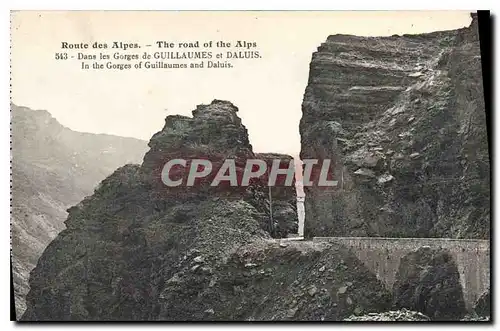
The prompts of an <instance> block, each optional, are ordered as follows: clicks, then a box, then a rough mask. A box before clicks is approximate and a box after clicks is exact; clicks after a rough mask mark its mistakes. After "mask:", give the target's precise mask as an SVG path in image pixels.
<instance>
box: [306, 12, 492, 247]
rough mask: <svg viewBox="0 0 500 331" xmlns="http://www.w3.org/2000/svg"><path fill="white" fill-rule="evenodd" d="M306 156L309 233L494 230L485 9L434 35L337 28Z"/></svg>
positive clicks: (319, 81)
mask: <svg viewBox="0 0 500 331" xmlns="http://www.w3.org/2000/svg"><path fill="white" fill-rule="evenodd" d="M302 111H303V116H302V119H301V122H300V133H301V145H302V150H301V158H302V159H320V160H322V159H331V160H332V162H333V165H332V167H331V168H332V173H333V174H334V176H335V177H336V179H337V180H338V181H339V184H338V186H337V187H335V188H324V187H305V192H306V200H305V208H306V221H305V235H306V236H308V237H312V236H386V237H453V238H488V237H489V228H490V213H489V208H490V207H489V205H490V183H489V181H490V178H489V176H490V166H489V156H488V145H487V131H486V123H485V106H484V96H483V90H482V74H481V57H480V48H479V40H478V27H477V18H476V17H475V16H474V17H473V21H472V23H471V25H470V27H468V28H464V29H459V30H454V31H444V32H434V33H429V34H422V35H404V36H391V37H369V38H368V37H357V36H347V35H333V36H330V37H328V39H327V40H326V42H325V43H323V44H322V45H321V46H320V47H319V48H318V51H317V52H316V53H314V54H313V57H312V61H311V65H310V74H309V82H308V86H307V89H306V92H305V95H304V100H303V105H302Z"/></svg>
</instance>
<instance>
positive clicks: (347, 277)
mask: <svg viewBox="0 0 500 331" xmlns="http://www.w3.org/2000/svg"><path fill="white" fill-rule="evenodd" d="M489 20H490V18H489V12H487V11H482V12H468V11H367V12H356V11H351V12H349V11H339V12H335V11H12V12H11V104H10V112H11V133H12V138H11V147H12V148H11V149H12V151H11V158H12V160H11V169H12V173H11V176H12V177H11V178H12V188H11V197H12V199H11V220H10V222H11V247H12V248H11V261H12V265H11V268H12V275H13V279H12V282H13V288H14V292H13V293H12V294H11V295H12V296H13V298H14V302H15V305H14V306H15V307H13V309H14V311H13V314H14V315H13V316H15V317H14V319H15V320H18V321H241V322H245V321H247V322H248V321H323V322H332V321H334V322H353V321H355V322H372V321H381V322H386V321H413V322H419V321H425V322H429V321H484V322H487V321H491V311H490V303H491V299H490V227H491V226H490V216H491V214H490V185H491V183H490V178H491V177H490V153H489V144H488V141H489V139H488V138H489V133H490V132H489V129H488V128H489V121H490V114H491V103H490V101H489V100H488V98H485V95H486V94H487V91H489V89H490V88H491V86H489V78H488V77H487V76H484V75H489V68H488V65H489V64H488V61H487V60H486V58H488V57H489V52H490V47H491V45H490V44H489V37H488V36H489V33H490V31H489V29H490V21H489ZM488 93H490V92H488Z"/></svg>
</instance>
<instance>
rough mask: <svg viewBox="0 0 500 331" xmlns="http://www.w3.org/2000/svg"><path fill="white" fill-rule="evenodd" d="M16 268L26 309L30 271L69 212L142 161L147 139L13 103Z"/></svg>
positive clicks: (19, 304) (19, 299) (20, 304)
mask: <svg viewBox="0 0 500 331" xmlns="http://www.w3.org/2000/svg"><path fill="white" fill-rule="evenodd" d="M11 122H12V128H11V130H12V131H11V132H12V164H11V165H12V191H11V192H12V206H11V215H12V218H11V229H12V233H11V238H12V267H13V275H14V292H15V299H16V312H17V316H18V317H20V316H21V315H22V313H23V312H24V310H25V307H26V306H25V299H24V297H25V295H26V294H27V293H28V290H29V287H28V278H29V273H30V271H31V270H32V269H33V267H34V266H35V264H36V262H37V260H38V257H39V256H40V255H41V254H42V252H43V250H44V249H45V247H46V246H47V245H48V243H49V242H50V241H51V240H52V239H53V238H55V236H56V235H57V234H58V233H59V232H60V231H61V230H63V229H64V220H65V219H66V217H67V212H66V209H67V208H69V207H70V206H72V205H74V204H76V203H77V202H79V201H80V200H81V199H83V198H84V197H85V196H87V195H89V194H92V192H93V190H94V187H95V186H96V185H97V184H98V183H99V182H100V181H101V180H103V179H104V178H105V177H106V176H108V175H109V174H111V173H112V172H113V171H114V170H115V169H116V168H117V167H120V166H122V165H124V164H126V163H131V162H135V163H138V162H140V160H141V159H142V157H143V155H144V153H145V152H146V149H147V145H146V142H145V141H141V140H138V139H133V138H123V137H117V136H111V135H104V134H91V133H82V132H75V131H72V130H70V129H68V128H66V127H64V126H62V125H61V124H59V123H58V122H57V120H55V119H54V118H53V117H52V116H51V115H50V114H49V113H48V112H47V111H44V110H32V109H29V108H27V107H19V106H16V105H13V104H12V105H11Z"/></svg>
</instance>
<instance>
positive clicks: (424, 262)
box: [393, 247, 466, 321]
mask: <svg viewBox="0 0 500 331" xmlns="http://www.w3.org/2000/svg"><path fill="white" fill-rule="evenodd" d="M393 296H394V307H396V308H407V309H410V310H415V311H419V312H421V313H423V314H425V315H427V316H429V317H430V318H431V319H433V320H446V321H449V320H459V319H460V318H461V317H463V316H464V315H465V314H466V309H465V302H464V297H463V293H462V286H461V284H460V276H459V273H458V269H457V265H456V263H455V261H454V260H453V258H452V256H451V255H450V253H449V252H447V251H445V250H434V249H430V248H426V247H424V248H419V249H418V250H416V251H415V252H412V253H410V254H408V255H406V256H405V257H403V258H402V259H401V262H400V266H399V269H398V272H397V274H396V280H395V282H394V285H393Z"/></svg>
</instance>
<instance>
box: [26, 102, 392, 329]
mask: <svg viewBox="0 0 500 331" xmlns="http://www.w3.org/2000/svg"><path fill="white" fill-rule="evenodd" d="M149 145H150V147H151V149H150V151H149V152H148V153H147V154H146V155H145V157H144V162H143V163H142V165H140V166H133V165H127V166H124V167H122V168H120V169H118V170H116V171H115V172H114V173H113V174H112V175H111V176H109V177H108V178H106V179H105V180H103V181H102V182H101V183H100V185H99V186H98V188H97V189H96V191H95V192H94V194H93V195H92V196H89V197H87V198H85V199H84V200H83V201H81V202H80V203H79V204H78V205H76V206H74V207H72V208H70V209H69V216H68V219H67V220H66V222H65V224H66V229H65V230H63V231H62V232H61V233H60V234H59V235H58V236H57V238H55V239H54V241H52V242H51V243H50V245H49V246H48V247H47V249H46V250H45V252H44V253H43V255H42V256H41V257H40V259H39V261H38V264H37V266H36V268H35V269H34V270H33V272H32V274H31V278H30V286H31V290H30V292H29V294H28V296H27V302H28V308H27V310H26V313H25V314H24V315H23V320H341V319H342V318H345V317H347V316H349V315H351V314H353V313H354V312H358V313H362V312H367V313H369V312H377V311H382V310H384V309H387V308H389V307H390V305H391V295H390V293H388V292H387V291H386V290H385V289H384V288H383V285H382V284H381V283H380V282H379V281H378V280H377V279H376V277H375V275H373V274H372V273H370V272H369V271H368V270H367V268H366V267H364V266H363V264H362V263H361V262H360V261H359V260H358V259H357V258H356V257H355V256H354V255H353V254H352V253H351V252H349V251H348V250H347V249H346V248H344V247H342V246H340V245H335V244H321V243H312V242H279V241H276V240H273V239H272V236H271V235H272V234H273V233H272V232H273V230H272V228H273V227H270V226H269V217H268V215H267V214H266V205H268V203H269V201H267V200H266V197H267V195H266V194H267V187H266V188H265V190H264V191H265V193H266V194H264V195H263V194H262V193H263V188H262V186H263V183H261V182H256V183H252V184H251V185H250V186H248V187H246V188H234V187H233V188H231V187H229V188H228V187H225V186H221V187H212V186H210V185H209V184H208V182H207V181H210V180H211V179H210V177H211V175H208V176H207V179H203V180H200V181H198V182H196V183H195V184H196V185H194V186H192V187H187V186H183V187H179V188H172V187H170V188H167V187H165V185H164V184H163V183H162V182H161V178H160V177H161V168H162V165H163V164H164V162H166V161H167V160H169V159H172V158H189V157H195V158H199V157H200V156H202V155H204V156H206V157H207V158H208V159H210V160H212V161H214V163H216V164H217V161H221V160H222V159H223V158H229V157H231V158H234V159H235V164H236V165H237V167H238V171H241V168H240V167H239V166H238V165H239V164H240V163H241V162H240V161H244V160H245V158H253V157H260V158H261V159H263V160H268V159H269V158H270V157H271V158H273V157H275V156H276V155H260V156H259V155H255V154H254V153H253V151H252V148H251V145H250V144H249V142H248V138H247V135H246V129H245V127H244V126H243V125H242V124H241V120H240V119H239V117H238V116H237V108H236V107H235V106H234V105H232V104H231V103H229V102H226V101H219V100H214V101H213V102H212V103H211V104H209V105H201V106H198V107H197V109H196V110H194V111H193V117H192V118H189V117H180V116H169V117H167V119H166V122H165V127H164V128H163V129H162V130H161V131H160V132H158V133H157V134H155V135H154V136H153V137H152V139H151V141H150V143H149ZM287 160H289V158H287ZM287 162H289V161H286V160H285V161H284V163H285V164H286V163H287ZM215 167H217V166H215ZM188 172H189V170H186V168H180V169H177V170H175V171H173V172H172V173H171V175H172V176H177V178H182V179H185V178H186V176H187V175H188ZM287 192H288V193H287ZM291 194H294V192H290V191H289V190H286V189H281V190H277V191H276V192H275V193H274V195H273V196H274V197H275V199H276V200H277V201H281V202H283V203H285V202H286V201H292V200H294V199H295V198H294V196H292V195H291ZM287 208H292V207H287ZM295 220H296V214H295V215H294V217H292V218H291V219H289V220H288V221H287V222H286V224H285V225H286V226H285V227H282V228H281V230H283V229H287V228H291V227H293V226H291V225H293V224H294V223H295V222H296V221H295Z"/></svg>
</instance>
